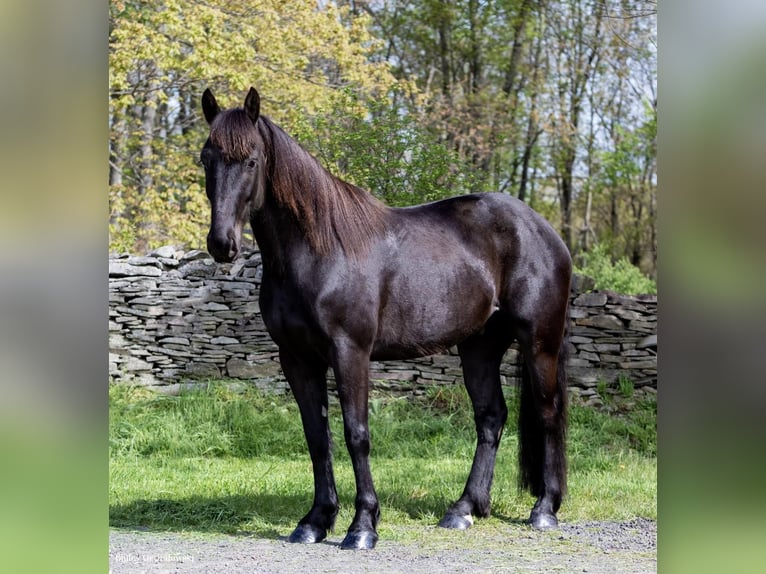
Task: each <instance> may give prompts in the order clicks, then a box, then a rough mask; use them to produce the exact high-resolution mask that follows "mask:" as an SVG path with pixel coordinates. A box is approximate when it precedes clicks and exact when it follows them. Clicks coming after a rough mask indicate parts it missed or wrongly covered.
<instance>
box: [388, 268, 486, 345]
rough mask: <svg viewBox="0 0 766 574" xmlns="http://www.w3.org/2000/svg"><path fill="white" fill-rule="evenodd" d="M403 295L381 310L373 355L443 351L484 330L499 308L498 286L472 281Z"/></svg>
mask: <svg viewBox="0 0 766 574" xmlns="http://www.w3.org/2000/svg"><path fill="white" fill-rule="evenodd" d="M453 286H454V285H453ZM400 295H401V296H400V297H399V298H397V300H395V301H393V302H389V303H388V304H387V305H386V306H385V307H384V308H383V309H382V310H381V314H380V316H379V323H378V336H377V338H376V341H375V345H374V347H373V359H376V360H385V359H402V358H412V357H421V356H424V355H431V354H434V353H439V352H442V351H444V350H446V349H448V348H450V347H452V346H453V345H456V344H457V343H459V342H460V341H462V340H464V339H465V338H467V337H469V336H470V335H473V334H474V333H476V332H478V331H479V330H481V328H482V327H483V326H484V324H485V323H486V322H487V320H488V319H489V317H490V316H491V315H492V313H494V312H495V311H496V310H497V303H496V300H495V296H494V289H492V288H491V287H490V286H489V285H477V284H475V283H473V284H470V282H469V283H468V284H463V285H462V287H460V288H454V289H450V290H439V289H424V290H421V291H419V295H417V296H416V295H414V294H413V293H402V294H400Z"/></svg>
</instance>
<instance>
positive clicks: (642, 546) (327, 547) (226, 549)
mask: <svg viewBox="0 0 766 574" xmlns="http://www.w3.org/2000/svg"><path fill="white" fill-rule="evenodd" d="M430 534H433V536H431V535H430ZM341 537H342V536H341V534H340V533H337V532H336V533H335V535H334V536H331V537H330V538H329V541H328V542H325V543H322V544H315V545H308V546H303V545H294V544H288V543H287V542H285V541H283V540H268V539H262V538H251V537H235V536H222V535H215V536H204V537H203V536H201V535H185V534H176V533H157V532H134V531H119V530H112V531H111V532H110V535H109V566H110V573H112V574H140V573H143V572H147V573H148V572H151V573H163V574H165V573H167V574H169V573H183V574H186V573H205V574H214V573H215V574H218V573H221V574H223V573H227V574H229V573H231V574H239V573H244V572H247V573H258V574H272V573H273V574H298V573H300V574H304V573H306V572H333V573H353V574H357V573H362V572H370V573H386V574H388V573H392V574H394V573H402V574H433V573H434V572H439V573H463V572H464V573H469V572H470V573H471V574H477V573H481V572H487V573H490V572H492V573H494V572H518V573H532V572H565V573H577V572H588V573H602V574H606V573H619V574H645V573H646V574H648V573H655V572H656V571H657V524H656V523H655V522H653V521H650V520H644V519H635V520H631V521H629V522H587V523H577V524H563V525H562V526H561V528H560V530H558V531H556V532H544V533H541V532H536V531H533V530H531V529H529V528H528V527H524V526H518V525H508V526H503V527H501V528H494V529H487V528H482V527H481V526H479V525H477V526H475V527H474V528H472V529H470V530H469V531H466V532H452V531H445V530H442V529H439V530H436V529H434V532H433V533H427V535H425V536H419V537H418V538H419V539H420V540H421V541H420V542H419V543H414V542H400V541H389V540H384V539H381V540H380V542H378V545H377V548H376V549H375V550H373V551H371V552H353V551H352V552H349V551H341V550H340V549H339V548H338V544H339V543H340V540H341Z"/></svg>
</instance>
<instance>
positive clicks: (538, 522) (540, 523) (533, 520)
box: [529, 511, 559, 530]
mask: <svg viewBox="0 0 766 574" xmlns="http://www.w3.org/2000/svg"><path fill="white" fill-rule="evenodd" d="M529 525H530V526H531V527H532V528H535V529H537V530H553V529H554V528H558V527H559V520H558V518H556V516H555V515H553V514H545V513H543V512H534V511H533V512H532V514H530V515H529Z"/></svg>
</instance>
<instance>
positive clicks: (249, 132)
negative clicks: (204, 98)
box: [210, 109, 258, 163]
mask: <svg viewBox="0 0 766 574" xmlns="http://www.w3.org/2000/svg"><path fill="white" fill-rule="evenodd" d="M257 136H258V130H256V128H255V125H254V124H253V121H252V120H251V119H250V117H249V116H248V115H247V114H246V113H245V111H244V110H241V109H234V110H227V111H226V112H223V113H220V114H218V116H217V117H216V118H215V120H214V121H213V125H212V126H210V141H211V143H212V144H213V145H214V146H216V147H217V148H218V149H220V150H221V154H222V155H223V159H224V161H226V162H227V163H232V162H240V161H244V160H246V159H247V158H248V157H250V154H251V153H253V149H254V148H255V146H256V143H257V141H258V140H257Z"/></svg>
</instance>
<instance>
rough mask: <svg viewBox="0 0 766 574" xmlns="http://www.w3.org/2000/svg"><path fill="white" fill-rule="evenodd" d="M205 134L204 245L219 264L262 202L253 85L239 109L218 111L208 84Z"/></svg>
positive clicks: (236, 246)
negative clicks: (207, 205)
mask: <svg viewBox="0 0 766 574" xmlns="http://www.w3.org/2000/svg"><path fill="white" fill-rule="evenodd" d="M202 111H203V113H204V115H205V119H206V120H207V123H208V124H209V125H210V136H209V137H208V139H207V141H206V142H205V145H204V147H203V148H202V153H201V154H200V160H201V161H202V165H203V166H204V167H205V191H206V193H207V197H208V199H209V200H210V208H211V212H212V217H211V222H210V231H209V233H208V235H207V250H208V251H209V252H210V254H211V255H212V256H213V258H214V259H215V260H216V261H218V262H219V263H228V262H230V261H233V260H234V258H235V257H236V256H237V254H238V253H239V251H240V248H241V242H242V229H243V228H244V226H245V224H246V223H247V222H248V220H249V219H250V215H251V213H252V212H254V211H256V210H258V209H259V208H260V207H261V205H263V201H264V192H265V176H264V170H265V165H266V156H265V154H264V145H263V139H262V138H261V136H260V133H259V132H258V129H257V128H256V123H257V121H258V117H259V114H260V97H259V96H258V92H257V91H256V90H255V89H254V88H250V91H249V92H248V94H247V97H246V98H245V105H244V107H243V108H236V109H232V110H225V111H224V110H221V109H220V108H219V107H218V103H217V102H216V101H215V96H213V93H212V92H211V91H210V89H207V90H205V93H204V94H202Z"/></svg>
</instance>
